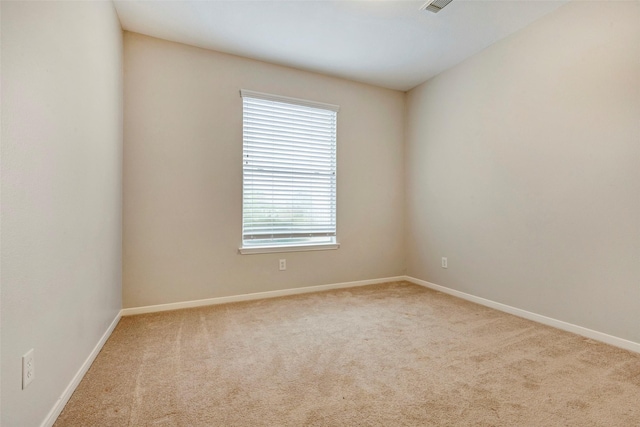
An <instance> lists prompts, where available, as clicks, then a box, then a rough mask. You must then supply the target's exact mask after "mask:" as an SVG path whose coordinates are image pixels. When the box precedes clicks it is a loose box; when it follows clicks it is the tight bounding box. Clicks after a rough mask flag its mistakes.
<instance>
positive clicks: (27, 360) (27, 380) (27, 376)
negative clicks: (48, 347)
mask: <svg viewBox="0 0 640 427" xmlns="http://www.w3.org/2000/svg"><path fill="white" fill-rule="evenodd" d="M35 376H36V365H35V360H34V358H33V349H31V350H29V351H28V352H27V353H26V354H25V355H24V356H22V389H23V390H24V389H25V388H27V386H28V385H29V384H31V381H33V379H34V378H35Z"/></svg>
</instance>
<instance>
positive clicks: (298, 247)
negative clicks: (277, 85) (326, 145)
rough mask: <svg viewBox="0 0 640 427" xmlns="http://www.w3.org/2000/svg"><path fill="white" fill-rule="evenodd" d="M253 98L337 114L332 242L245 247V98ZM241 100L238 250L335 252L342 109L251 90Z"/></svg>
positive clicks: (336, 106) (256, 252) (336, 243)
mask: <svg viewBox="0 0 640 427" xmlns="http://www.w3.org/2000/svg"><path fill="white" fill-rule="evenodd" d="M245 97H246V98H253V99H259V100H264V101H275V102H279V103H285V104H290V105H295V106H303V107H310V108H316V109H322V110H327V111H332V112H334V113H335V115H336V116H335V120H336V124H335V147H334V154H333V156H334V157H333V162H334V164H335V169H334V176H335V178H334V188H333V192H334V193H335V197H334V206H335V209H334V211H335V213H334V215H335V216H334V218H333V224H334V225H335V235H334V236H331V237H332V238H333V241H332V242H319V243H311V242H304V241H303V242H293V243H284V244H265V245H245V233H244V226H245V160H244V154H245V144H246V140H245V131H244V128H245V126H244V122H245V108H244V106H245V102H244V98H245ZM240 98H241V99H242V100H243V101H242V122H243V131H242V147H243V148H242V151H243V161H242V217H241V218H242V221H241V222H242V224H241V225H242V232H241V245H240V247H239V249H238V252H239V253H240V254H259V253H274V252H300V251H320V250H335V249H338V248H339V247H340V243H338V214H337V204H338V203H337V202H338V201H337V191H338V178H337V169H338V167H337V162H338V154H337V134H338V130H337V127H338V125H337V119H338V117H337V116H338V111H339V110H340V107H339V106H338V105H334V104H326V103H322V102H316V101H309V100H305V99H299V98H291V97H286V96H280V95H273V94H267V93H262V92H255V91H251V90H245V89H241V90H240Z"/></svg>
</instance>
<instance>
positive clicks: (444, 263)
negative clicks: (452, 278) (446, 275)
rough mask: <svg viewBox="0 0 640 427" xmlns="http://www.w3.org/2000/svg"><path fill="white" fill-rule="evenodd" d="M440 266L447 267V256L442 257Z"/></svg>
mask: <svg viewBox="0 0 640 427" xmlns="http://www.w3.org/2000/svg"><path fill="white" fill-rule="evenodd" d="M442 268H449V267H448V266H447V258H446V257H442Z"/></svg>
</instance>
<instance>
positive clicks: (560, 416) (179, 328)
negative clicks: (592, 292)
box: [55, 283, 640, 427]
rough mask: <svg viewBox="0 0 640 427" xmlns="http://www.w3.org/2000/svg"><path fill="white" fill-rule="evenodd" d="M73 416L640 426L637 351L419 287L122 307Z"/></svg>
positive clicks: (239, 422)
mask: <svg viewBox="0 0 640 427" xmlns="http://www.w3.org/2000/svg"><path fill="white" fill-rule="evenodd" d="M55 425H56V426H57V427H61V426H579V427H588V426H640V355H639V354H635V353H631V352H627V351H624V350H620V349H618V348H615V347H610V346H607V345H604V344H600V343H597V342H593V341H591V340H587V339H584V338H582V337H579V336H576V335H572V334H569V333H565V332H562V331H559V330H555V329H552V328H549V327H546V326H542V325H539V324H537V323H533V322H530V321H527V320H523V319H520V318H517V317H513V316H510V315H507V314H504V313H501V312H498V311H494V310H491V309H488V308H485V307H482V306H478V305H474V304H471V303H468V302H465V301H463V300H459V299H456V298H453V297H450V296H447V295H444V294H441V293H437V292H434V291H430V290H427V289H424V288H421V287H419V286H416V285H412V284H408V283H389V284H384V285H376V286H367V287H360V288H352V289H346V290H337V291H330V292H323V293H316V294H306V295H299V296H294V297H285V298H278V299H269V300H262V301H252V302H246V303H237V304H228V305H219V306H211V307H205V308H197V309H190V310H180V311H173V312H164V313H157V314H149V315H141V316H132V317H125V318H123V319H122V320H121V322H120V324H119V325H118V327H117V328H116V330H115V331H114V333H113V335H112V336H111V338H110V339H109V341H108V342H107V343H106V345H105V346H104V348H103V350H102V352H101V353H100V355H99V356H98V358H97V359H96V361H95V362H94V364H93V366H92V367H91V369H90V370H89V372H88V373H87V375H86V376H85V378H84V379H83V381H82V382H81V383H80V385H79V387H78V388H77V390H76V392H75V393H74V395H73V396H72V398H71V400H70V401H69V403H68V404H67V406H66V408H65V409H64V411H63V413H62V414H61V415H60V417H59V419H58V421H57V422H56V424H55Z"/></svg>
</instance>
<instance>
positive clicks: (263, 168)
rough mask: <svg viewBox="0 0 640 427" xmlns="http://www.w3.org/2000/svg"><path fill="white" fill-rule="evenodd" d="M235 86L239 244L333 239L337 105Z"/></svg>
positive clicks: (277, 243)
mask: <svg viewBox="0 0 640 427" xmlns="http://www.w3.org/2000/svg"><path fill="white" fill-rule="evenodd" d="M240 94H241V96H242V104H243V128H242V130H243V133H242V134H243V168H242V171H243V189H242V192H243V197H242V202H243V203H242V245H243V247H245V248H246V247H256V246H258V247H259V246H264V247H271V246H295V245H313V244H323V243H326V244H331V243H335V238H336V124H337V123H336V122H337V111H338V107H337V106H335V105H328V104H320V103H315V102H311V101H304V100H299V99H292V98H285V97H279V96H275V95H268V94H262V93H257V92H250V91H246V90H242V91H241V92H240Z"/></svg>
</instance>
